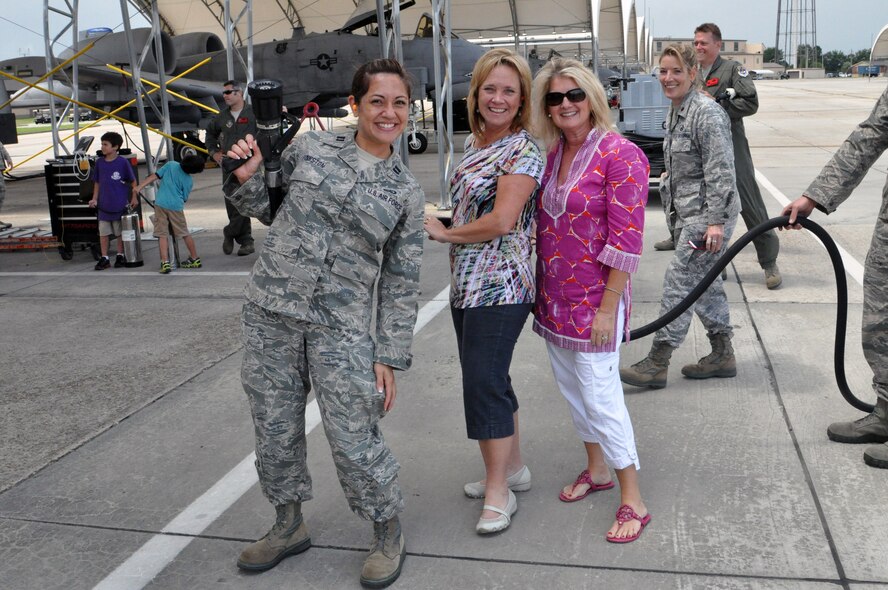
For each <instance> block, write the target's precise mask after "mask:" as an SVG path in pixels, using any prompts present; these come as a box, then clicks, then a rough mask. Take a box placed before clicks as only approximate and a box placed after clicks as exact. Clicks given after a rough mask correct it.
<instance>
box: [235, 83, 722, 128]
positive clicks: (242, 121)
mask: <svg viewBox="0 0 888 590" xmlns="http://www.w3.org/2000/svg"><path fill="white" fill-rule="evenodd" d="M707 84H709V82H707ZM247 123H249V121H247V118H246V117H238V118H237V124H238V125H246V124H247Z"/></svg>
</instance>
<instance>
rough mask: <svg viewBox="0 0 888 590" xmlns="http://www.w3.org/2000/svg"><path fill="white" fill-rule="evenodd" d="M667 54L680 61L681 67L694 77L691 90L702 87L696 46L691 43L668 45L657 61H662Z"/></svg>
mask: <svg viewBox="0 0 888 590" xmlns="http://www.w3.org/2000/svg"><path fill="white" fill-rule="evenodd" d="M667 55H668V56H671V57H674V58H675V59H677V60H678V63H680V64H681V69H682V70H684V71H685V72H687V73H688V75H689V76H693V77H694V79H693V80H692V81H691V90H694V89H696V88H700V87H701V83H700V76H697V68H698V66H697V52H696V51H694V48H693V47H691V45H690V44H689V43H673V44H672V45H668V46H667V47H666V49H664V50H663V53H661V54H660V59H659V60H657V63H660V62H662V61H663V58H664V57H666V56H667Z"/></svg>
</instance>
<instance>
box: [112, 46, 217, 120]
mask: <svg viewBox="0 0 888 590" xmlns="http://www.w3.org/2000/svg"><path fill="white" fill-rule="evenodd" d="M211 59H212V58H210V57H208V58H206V59H205V60H203V61H202V62H200V63H198V64H195V65H193V66H191V67H190V68H188V69H187V70H185V71H184V72H182V73H181V74H179V75H178V76H176V77H175V78H170V82H173V81H175V80H178V79H179V78H181V77H182V76H184V75H185V74H187V73H189V72H192V71H193V70H195V69H197V68H198V67H200V66H202V65H204V64H205V63H207V62H208V61H210V60H211ZM105 67H106V68H108V69H109V70H111V71H112V72H117V73H118V74H123V75H124V76H127V77H128V78H132V77H133V75H132V73H130V72H127V71H126V70H124V69H122V68H118V67H117V66H112V65H111V64H105ZM140 81H141V82H142V84H147V85H148V86H151V88H152V90H151V92H154V91H155V90H160V85H159V84H155V83H154V82H152V81H151V80H146V79H145V78H140ZM151 92H148V93H146V94H150V93H151ZM167 94H169V95H171V96H175V97H176V98H178V99H179V100H184V101H185V102H187V103H189V104H193V105H194V106H196V107H200V108H202V109H203V110H205V111H210V112H211V113H213V114H214V115H218V114H219V111H218V109H214V108H213V107H211V106H209V105H205V104H203V103H200V102H197V101H196V100H192V99H190V98H188V97H187V96H185V95H184V94H179V93H178V92H173V91H172V90H170V89H167Z"/></svg>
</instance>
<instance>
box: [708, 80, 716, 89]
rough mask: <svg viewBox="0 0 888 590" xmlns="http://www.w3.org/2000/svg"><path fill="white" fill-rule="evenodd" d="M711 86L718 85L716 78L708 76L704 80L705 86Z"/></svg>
mask: <svg viewBox="0 0 888 590" xmlns="http://www.w3.org/2000/svg"><path fill="white" fill-rule="evenodd" d="M713 86H718V78H710V79H708V80H706V87H707V88H712V87H713Z"/></svg>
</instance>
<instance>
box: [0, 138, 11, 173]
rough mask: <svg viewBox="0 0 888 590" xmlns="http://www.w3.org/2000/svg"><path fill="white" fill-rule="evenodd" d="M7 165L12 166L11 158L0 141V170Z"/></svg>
mask: <svg viewBox="0 0 888 590" xmlns="http://www.w3.org/2000/svg"><path fill="white" fill-rule="evenodd" d="M7 166H12V158H11V157H10V156H9V152H8V151H6V148H5V147H4V146H3V144H2V143H0V170H5V169H6V168H7Z"/></svg>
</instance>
